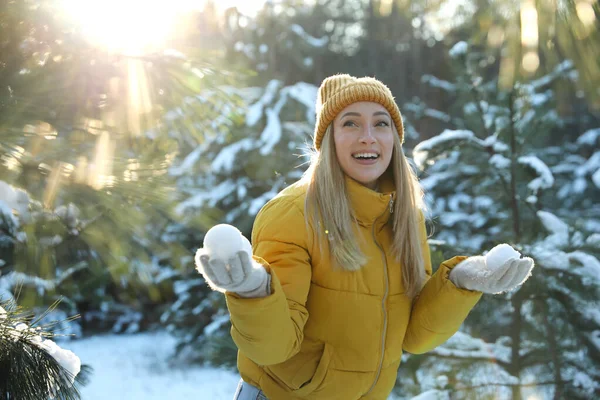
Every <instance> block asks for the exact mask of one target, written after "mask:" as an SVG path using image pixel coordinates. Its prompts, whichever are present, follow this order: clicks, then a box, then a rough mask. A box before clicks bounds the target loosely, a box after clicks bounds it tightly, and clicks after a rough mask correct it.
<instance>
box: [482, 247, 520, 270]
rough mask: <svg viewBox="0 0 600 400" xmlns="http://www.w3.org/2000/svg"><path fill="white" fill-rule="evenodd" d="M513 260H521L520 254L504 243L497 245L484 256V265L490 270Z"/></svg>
mask: <svg viewBox="0 0 600 400" xmlns="http://www.w3.org/2000/svg"><path fill="white" fill-rule="evenodd" d="M513 258H521V253H519V252H518V251H516V250H515V249H513V248H512V247H510V245H508V244H506V243H502V244H499V245H498V246H496V247H494V248H493V249H492V250H490V251H489V253H487V254H486V255H485V263H486V265H487V266H488V267H489V269H491V270H495V269H496V268H498V267H500V266H501V265H503V264H504V263H505V262H507V261H508V260H511V259H513Z"/></svg>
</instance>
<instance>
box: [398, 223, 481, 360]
mask: <svg viewBox="0 0 600 400" xmlns="http://www.w3.org/2000/svg"><path fill="white" fill-rule="evenodd" d="M420 238H421V247H422V248H423V257H424V260H425V272H426V275H427V278H426V279H427V282H426V283H425V286H424V287H423V289H422V290H421V293H420V294H419V296H418V297H417V298H416V299H415V301H414V303H413V307H412V313H411V316H410V321H409V323H408V328H407V332H406V335H405V337H404V344H403V348H404V350H406V351H408V352H409V353H413V354H421V353H425V352H428V351H430V350H433V349H434V348H435V347H437V346H439V345H440V344H442V343H444V342H445V341H446V340H448V339H449V338H450V337H451V336H452V335H454V334H455V333H456V332H457V331H458V328H459V327H460V325H461V324H462V323H463V322H464V320H465V318H467V315H468V314H469V312H470V311H471V309H473V307H474V306H475V304H477V302H478V301H479V299H480V298H481V294H482V293H481V292H475V291H470V290H466V289H459V288H457V287H456V286H454V284H453V283H452V282H451V281H450V280H449V279H448V275H449V274H450V271H451V270H452V268H454V267H455V266H456V265H457V264H458V263H460V262H461V261H462V260H464V259H466V258H467V257H465V256H456V257H453V258H451V259H450V260H446V261H444V262H443V263H442V264H441V265H440V267H439V268H438V270H437V271H436V273H435V274H434V275H433V276H432V274H431V271H432V268H431V255H430V252H429V244H428V243H427V231H426V228H425V218H424V217H422V218H421V229H420Z"/></svg>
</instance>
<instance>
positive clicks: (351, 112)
mask: <svg viewBox="0 0 600 400" xmlns="http://www.w3.org/2000/svg"><path fill="white" fill-rule="evenodd" d="M346 117H360V113H357V112H354V111H349V112H347V113H345V114H344V115H342V118H346Z"/></svg>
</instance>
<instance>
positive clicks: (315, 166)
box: [303, 124, 425, 298]
mask: <svg viewBox="0 0 600 400" xmlns="http://www.w3.org/2000/svg"><path fill="white" fill-rule="evenodd" d="M394 131H395V128H394ZM390 169H391V170H392V172H393V179H394V185H395V188H396V201H395V202H394V212H393V214H392V217H391V221H390V222H391V223H392V228H393V232H394V240H393V243H394V244H393V246H392V249H391V252H392V254H393V255H394V258H395V259H396V261H398V262H399V263H400V264H401V265H402V282H403V284H404V288H405V293H406V294H407V295H408V296H409V297H411V298H412V297H414V296H416V295H417V294H418V293H419V292H420V291H421V288H422V286H423V283H424V280H425V269H424V268H425V267H424V265H425V260H423V253H422V248H421V243H420V239H419V229H420V228H419V225H420V215H421V211H420V210H422V209H424V207H425V206H424V202H423V189H422V188H421V186H420V185H419V181H418V179H417V177H416V175H415V173H414V171H413V169H412V168H411V166H410V165H409V163H408V160H407V159H406V157H405V156H404V152H403V150H402V145H401V143H400V139H399V138H398V135H397V134H395V135H394V144H393V152H392V159H391V161H390V166H389V167H388V171H389V170H390ZM303 180H304V181H305V183H306V184H307V195H306V202H305V211H306V212H305V215H306V223H307V224H309V222H312V225H313V227H315V228H316V230H317V238H318V240H319V243H321V244H322V243H324V242H325V241H329V248H330V249H331V255H332V258H333V260H332V261H333V262H334V265H336V267H338V268H342V269H343V270H346V271H356V270H358V269H360V268H361V267H362V266H363V265H365V264H366V263H367V261H368V260H367V258H366V257H365V255H364V254H363V253H362V251H361V250H360V247H359V244H358V241H357V238H356V237H355V236H354V233H353V225H354V224H356V223H357V221H356V217H355V216H354V213H353V211H352V207H351V205H350V199H349V198H348V196H347V191H346V181H345V179H344V171H343V170H342V168H341V166H340V164H339V162H338V159H337V154H336V150H335V142H334V137H333V124H330V125H329V126H328V127H327V130H326V131H325V135H324V137H323V142H322V143H321V149H320V151H316V152H315V153H314V154H313V155H312V158H311V163H310V166H309V167H308V169H307V170H306V172H305V173H304V175H303ZM340 193H345V194H346V195H345V196H340Z"/></svg>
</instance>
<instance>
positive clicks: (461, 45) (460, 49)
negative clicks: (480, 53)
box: [448, 41, 469, 58]
mask: <svg viewBox="0 0 600 400" xmlns="http://www.w3.org/2000/svg"><path fill="white" fill-rule="evenodd" d="M467 50H469V45H468V44H467V42H465V41H460V42H458V43H456V44H455V45H454V46H452V48H451V49H450V51H449V52H448V54H449V55H450V57H452V58H458V57H460V56H462V55H465V54H467Z"/></svg>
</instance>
